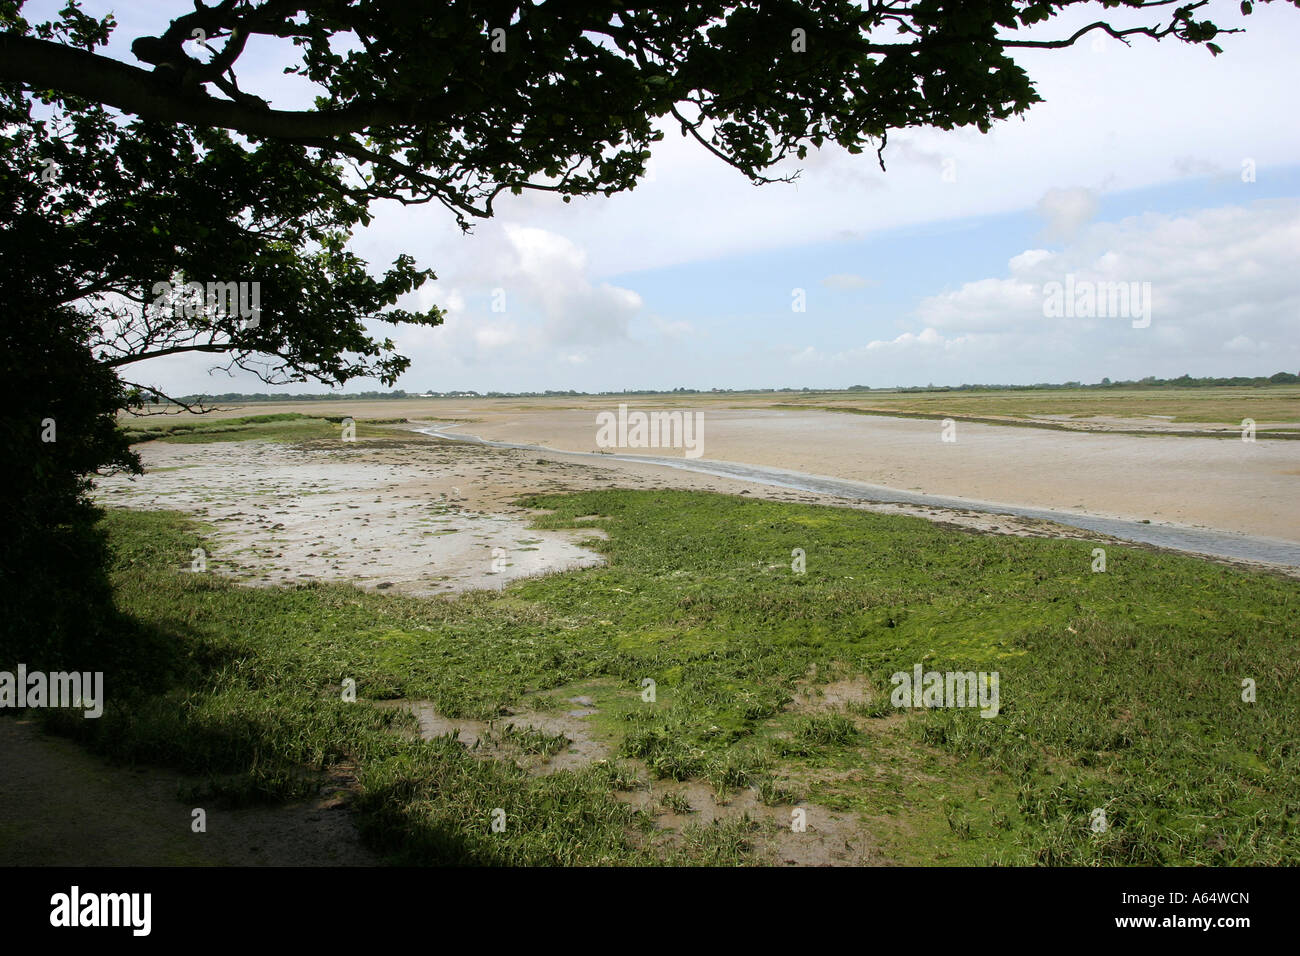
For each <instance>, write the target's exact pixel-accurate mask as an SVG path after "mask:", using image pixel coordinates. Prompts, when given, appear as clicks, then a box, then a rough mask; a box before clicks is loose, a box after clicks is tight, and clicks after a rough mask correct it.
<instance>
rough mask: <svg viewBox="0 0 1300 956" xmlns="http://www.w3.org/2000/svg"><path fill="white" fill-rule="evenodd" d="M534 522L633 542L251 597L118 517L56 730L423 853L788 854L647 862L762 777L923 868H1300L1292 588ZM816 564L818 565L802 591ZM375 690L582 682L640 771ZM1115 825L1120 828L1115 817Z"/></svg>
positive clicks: (878, 543) (822, 525)
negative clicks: (916, 670) (667, 836)
mask: <svg viewBox="0 0 1300 956" xmlns="http://www.w3.org/2000/svg"><path fill="white" fill-rule="evenodd" d="M525 503H527V504H529V505H530V506H532V507H534V508H538V509H545V513H543V514H542V515H541V516H540V517H539V518H538V519H537V526H538V527H539V528H548V529H549V528H566V527H591V526H596V527H600V528H602V529H603V530H605V531H606V532H607V533H608V535H609V538H608V540H595V539H593V541H592V542H591V546H592V547H595V548H598V549H600V550H602V551H603V552H604V553H605V554H606V556H607V558H608V564H607V565H606V566H603V567H599V568H592V569H587V570H582V571H576V572H571V573H565V574H557V575H551V576H547V577H542V578H536V579H530V580H527V581H523V582H519V583H516V584H514V585H512V586H510V587H509V588H507V589H506V590H505V591H502V592H487V591H484V592H474V593H468V594H463V595H460V596H458V597H454V598H445V599H435V600H417V599H413V598H406V597H402V596H400V595H392V594H388V595H386V594H377V593H366V592H362V591H360V590H358V589H354V588H352V587H348V586H341V585H337V586H336V585H311V586H303V587H297V588H280V589H276V588H244V587H240V586H237V585H235V584H233V583H231V582H229V581H227V580H225V579H223V578H221V577H219V576H217V575H214V574H207V575H196V574H190V573H186V572H185V571H183V570H182V568H184V567H185V561H186V560H187V556H188V555H189V553H190V549H191V548H193V547H197V546H199V545H200V544H201V542H202V538H201V537H200V536H199V534H198V533H197V532H196V530H195V526H194V525H193V524H191V523H189V522H187V521H186V520H184V519H182V518H181V517H180V516H178V515H175V514H171V513H165V512H125V511H116V512H112V513H110V514H109V516H108V518H107V519H106V524H107V527H108V530H109V532H110V535H111V539H112V542H113V544H114V548H115V554H116V565H115V570H114V584H115V587H116V593H117V597H118V602H119V605H120V608H121V610H122V612H123V614H124V616H125V618H124V621H123V623H122V626H121V628H120V629H119V631H120V635H119V637H118V638H117V639H116V640H115V641H114V642H112V643H111V644H109V645H106V646H103V647H98V648H92V649H88V651H87V664H86V665H83V666H87V667H89V666H92V665H99V666H100V667H102V669H103V670H105V671H106V682H107V683H106V686H107V698H108V700H107V704H106V707H105V713H104V716H103V717H102V718H101V719H100V720H98V721H86V720H80V719H77V718H72V717H70V716H68V715H67V714H66V713H63V712H57V711H50V712H46V713H47V714H48V715H49V716H48V719H49V720H50V721H51V723H53V724H54V725H56V726H57V727H58V728H59V729H61V730H62V731H63V732H65V733H68V734H70V735H73V736H76V737H78V738H80V739H82V740H84V741H85V742H86V743H87V744H88V745H90V746H92V747H93V748H95V749H97V750H99V751H101V752H103V753H106V754H108V755H110V756H112V757H114V758H116V759H119V760H123V761H128V762H135V763H141V764H159V765H166V766H173V767H178V768H181V769H183V770H186V771H188V772H190V773H193V774H198V775H201V776H203V777H204V778H205V779H206V780H208V781H209V782H208V783H207V784H206V786H207V788H208V792H210V793H212V794H214V795H216V796H218V797H222V798H225V799H229V800H232V801H235V802H250V801H256V800H264V801H277V800H285V799H295V798H298V797H300V796H302V795H303V794H304V793H305V792H308V791H310V790H311V788H312V787H313V786H314V785H316V783H317V782H319V780H320V779H321V778H322V776H323V775H325V774H326V773H329V772H331V771H337V768H339V767H347V768H349V769H348V773H349V774H350V776H351V779H352V780H353V784H352V786H353V789H354V791H355V796H354V799H353V807H354V810H355V811H356V813H357V819H358V821H359V823H360V825H361V827H362V830H363V833H364V834H365V836H366V837H367V838H368V839H369V840H370V841H371V842H372V843H373V844H374V846H375V847H376V848H378V849H379V850H381V851H383V852H386V853H388V854H389V855H390V856H391V858H393V859H394V860H397V861H402V862H417V863H428V862H444V863H487V864H539V865H540V864H554V863H565V864H600V863H658V862H687V863H714V864H730V863H742V862H753V861H755V860H756V859H757V858H758V856H759V854H758V851H757V850H756V846H757V845H758V844H757V842H756V841H758V839H759V827H758V825H757V824H756V823H755V822H754V821H753V820H743V819H741V820H728V821H724V822H721V823H717V824H709V825H700V826H694V825H692V826H688V827H686V828H684V830H683V832H682V834H681V839H680V840H677V841H675V842H673V843H664V842H663V841H659V840H655V839H647V834H650V831H651V829H652V822H651V819H650V818H649V817H648V816H647V815H646V814H644V813H642V812H639V811H637V810H635V809H633V808H631V807H629V806H627V805H626V804H625V803H622V802H620V801H618V800H616V799H614V797H613V793H614V791H616V790H626V789H633V788H635V787H637V786H638V784H637V779H636V778H637V773H638V770H637V768H638V767H639V768H642V770H643V771H644V772H648V773H649V774H651V775H652V776H656V777H660V778H667V779H673V780H687V779H697V780H701V781H704V782H707V783H708V784H710V785H711V786H713V787H715V788H716V789H717V790H719V791H720V792H723V791H726V790H728V789H734V788H742V787H751V786H755V787H758V788H759V793H760V796H761V797H762V799H763V801H764V803H767V804H774V803H779V802H781V801H782V800H784V799H787V798H791V797H793V795H794V793H796V792H797V793H798V795H799V798H800V799H802V800H807V801H808V802H810V803H811V804H814V805H820V806H823V807H826V808H829V809H832V810H836V811H842V812H848V813H851V814H854V815H856V816H857V817H858V818H859V819H862V820H863V821H865V823H864V826H867V827H868V828H869V829H870V832H871V833H872V836H873V839H875V840H876V841H877V842H878V843H879V844H880V846H881V847H882V852H883V853H884V854H885V855H886V856H887V857H889V858H892V859H895V860H898V861H902V862H910V863H1038V864H1205V865H1223V864H1231V865H1241V864H1282V863H1289V864H1296V863H1297V862H1300V753H1298V750H1300V738H1298V737H1297V732H1296V728H1297V727H1298V726H1300V695H1297V694H1296V693H1295V687H1296V686H1297V683H1298V681H1300V649H1298V648H1297V640H1296V635H1297V622H1298V621H1300V589H1298V588H1297V585H1296V583H1295V582H1294V581H1291V580H1287V579H1283V578H1279V577H1276V576H1270V575H1265V574H1259V573H1248V572H1244V571H1240V570H1235V569H1232V568H1227V567H1223V566H1221V565H1217V564H1212V563H1209V562H1204V561H1199V560H1197V559H1194V558H1190V557H1183V556H1177V555H1166V554H1160V553H1156V552H1151V551H1146V550H1137V549H1134V550H1129V549H1123V548H1114V549H1112V550H1111V551H1110V554H1109V561H1108V566H1109V570H1108V571H1107V572H1106V573H1104V574H1094V573H1092V572H1091V555H1090V545H1089V543H1087V542H1076V541H1069V540H1059V541H1058V540H1049V539H1028V538H1014V537H997V536H984V535H979V534H975V533H968V532H962V531H957V530H953V529H950V528H945V527H939V526H936V525H933V524H930V523H928V522H926V521H923V520H920V519H913V518H907V517H897V516H886V515H877V514H871V513H866V512H861V511H851V510H840V509H833V508H827V507H816V506H807V505H796V504H787V503H777V502H768V501H752V500H746V499H744V498H740V497H730V496H723V495H715V494H706V493H689V492H675V491H600V492H589V493H583V494H572V495H563V496H535V497H531V498H529V499H527V500H526V502H525ZM580 518H581V519H582V520H579V519H580ZM795 547H800V548H804V549H805V550H806V551H807V553H808V554H809V555H810V556H811V555H814V554H815V555H817V568H818V569H819V571H818V573H816V574H812V573H809V574H805V575H796V574H793V573H791V572H790V571H789V568H788V565H787V564H786V563H785V562H784V560H783V558H784V556H788V555H789V554H790V552H791V549H792V548H795ZM917 662H921V663H923V665H924V666H925V668H926V669H927V670H941V671H942V670H948V669H952V670H962V671H967V670H985V671H989V670H997V671H998V672H999V673H1000V675H1001V711H1000V713H999V715H998V716H997V717H996V718H993V719H985V718H982V717H981V716H980V715H979V712H978V711H977V710H939V709H936V710H918V711H911V710H901V709H897V708H894V707H892V706H891V705H890V704H889V697H888V687H889V683H888V679H889V675H890V674H891V673H893V672H896V671H908V670H910V669H911V667H912V665H913V664H915V663H917ZM28 663H29V664H32V663H33V662H28ZM813 665H818V672H819V673H823V674H826V673H832V672H833V673H835V674H852V675H860V676H861V677H862V678H864V679H865V680H866V681H868V682H869V683H870V685H871V686H872V688H873V693H872V697H871V701H870V703H869V704H868V705H862V706H858V707H852V708H846V709H845V710H844V711H843V712H835V713H830V714H821V715H811V716H810V715H807V714H800V713H798V711H797V709H795V708H792V707H791V703H792V701H793V700H794V697H795V694H796V692H797V689H798V687H799V686H801V683H802V682H806V680H807V675H808V674H809V672H810V668H812V666H813ZM647 677H649V678H652V679H654V680H655V682H656V685H657V698H656V700H655V701H654V702H653V703H652V702H647V701H644V700H643V699H642V697H641V690H640V688H641V681H642V680H643V679H644V678H647ZM345 678H352V679H353V680H355V681H356V684H357V690H358V695H359V696H360V697H361V698H363V699H380V698H409V699H421V700H428V701H430V702H432V704H433V705H434V706H435V707H436V708H437V710H438V711H439V712H440V713H442V714H445V715H447V716H449V717H453V718H462V717H463V718H475V719H480V720H489V721H495V722H496V723H495V726H497V727H499V728H500V727H507V724H508V719H505V718H503V717H502V715H503V714H504V713H506V710H507V709H508V708H512V707H516V706H518V705H519V704H520V702H521V701H522V700H525V699H534V698H536V697H537V696H538V695H541V694H546V695H549V696H550V698H551V700H552V701H562V700H564V699H566V698H567V697H570V696H572V694H573V693H575V692H576V691H575V688H576V689H580V692H581V693H584V694H586V693H590V694H591V695H592V696H593V697H594V698H595V702H596V705H597V707H596V709H597V713H596V715H594V716H592V717H590V718H588V719H589V721H591V724H592V726H593V728H594V729H595V731H596V732H598V733H600V734H602V735H604V736H605V737H606V738H607V739H608V740H609V741H610V742H611V744H612V746H613V748H614V752H615V757H614V758H613V759H611V760H609V761H600V762H597V763H595V764H593V765H591V766H588V767H585V768H582V769H579V770H566V771H562V772H558V773H554V774H549V775H545V776H530V775H529V774H528V773H526V772H525V771H524V770H523V769H521V768H520V767H519V766H516V765H515V764H514V763H512V762H510V761H502V760H490V759H484V758H482V757H480V756H478V755H476V754H475V753H473V752H472V751H470V750H469V749H467V748H466V747H465V746H463V745H462V744H460V743H458V742H456V741H455V740H453V739H450V738H440V739H435V740H420V739H418V738H417V737H415V736H413V735H412V734H411V733H410V730H411V726H412V725H411V722H412V721H413V720H414V718H412V717H411V716H410V715H409V714H406V713H404V712H402V711H400V710H397V709H379V708H375V707H371V706H368V705H367V704H365V703H364V702H363V703H346V702H344V701H343V700H341V695H340V687H341V685H342V682H343V681H344V679H345ZM1243 678H1252V679H1253V680H1254V681H1255V682H1256V686H1257V694H1258V700H1257V702H1256V703H1253V704H1248V703H1244V702H1243V701H1242V700H1241V682H1242V679H1243ZM589 688H596V689H594V690H589ZM530 695H531V697H530ZM562 706H563V705H562ZM504 732H505V733H508V734H514V735H516V736H518V737H519V741H520V742H523V743H524V745H525V749H526V748H527V747H533V748H535V749H537V750H538V751H539V752H542V753H545V752H546V751H547V750H548V749H549V748H554V747H558V746H562V744H561V743H560V741H561V740H562V739H563V738H559V739H556V738H555V737H547V735H543V734H535V735H530V733H529V732H527V731H521V730H519V729H517V728H516V729H515V730H513V731H511V730H509V729H508V727H507V729H506V730H505V731H504ZM778 780H779V781H780V783H777V781H778ZM1098 807H1103V808H1106V810H1107V816H1108V819H1109V828H1108V829H1107V831H1106V832H1104V833H1094V832H1092V830H1091V829H1090V827H1089V816H1090V814H1091V812H1092V811H1093V810H1094V808H1098ZM496 808H502V809H504V810H505V812H506V815H507V824H506V830H505V832H503V833H493V832H491V830H490V821H491V814H492V812H493V810H494V809H496Z"/></svg>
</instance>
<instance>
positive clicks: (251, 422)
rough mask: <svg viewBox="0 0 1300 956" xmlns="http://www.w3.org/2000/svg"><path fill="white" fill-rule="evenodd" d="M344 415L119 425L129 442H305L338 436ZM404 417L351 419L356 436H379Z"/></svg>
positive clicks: (173, 418) (158, 418) (128, 420)
mask: <svg viewBox="0 0 1300 956" xmlns="http://www.w3.org/2000/svg"><path fill="white" fill-rule="evenodd" d="M343 418H344V416H331V417H325V416H315V415H300V414H298V413H296V412H283V413H278V414H274V415H245V416H242V417H239V418H192V417H188V416H186V417H181V416H178V415H151V416H144V417H139V418H133V417H129V416H127V417H124V418H123V419H122V420H121V422H120V423H119V427H120V428H121V429H122V430H123V431H124V432H125V433H126V435H127V438H128V439H129V440H130V441H131V442H132V444H135V443H139V442H149V441H164V442H178V443H181V444H193V443H197V442H221V441H248V440H250V439H256V440H259V441H280V442H292V441H308V440H311V439H318V438H338V437H339V436H340V435H341V434H342V427H343V424H342V423H343ZM405 421H406V419H405V418H358V419H354V420H353V423H354V426H355V435H356V437H358V438H374V437H379V436H382V435H384V434H386V432H385V431H384V429H382V428H378V427H376V426H379V425H389V424H397V423H401V422H405Z"/></svg>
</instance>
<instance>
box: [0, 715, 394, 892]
mask: <svg viewBox="0 0 1300 956" xmlns="http://www.w3.org/2000/svg"><path fill="white" fill-rule="evenodd" d="M0 768H2V769H0V866H367V865H375V864H378V863H380V862H382V861H381V860H380V859H379V858H378V857H376V856H375V854H373V853H372V852H371V851H369V850H368V849H366V848H365V847H364V846H362V844H361V841H360V838H359V836H358V834H357V831H356V827H355V826H354V824H353V822H352V819H351V817H350V815H349V814H348V812H347V810H346V808H345V807H344V806H343V802H342V800H341V799H340V796H339V794H338V792H337V791H336V792H334V793H327V794H325V795H324V796H322V797H320V798H318V799H317V800H315V801H314V802H312V803H309V804H295V805H293V806H287V807H275V808H261V807H259V808H254V809H243V810H221V809H218V808H216V807H213V806H206V807H204V808H203V809H204V810H205V811H206V813H207V831H206V832H204V833H195V832H193V830H192V829H191V819H192V818H191V811H192V810H193V809H194V807H193V806H191V805H189V804H186V803H183V802H181V800H180V799H179V794H180V792H181V788H182V787H183V786H184V785H185V784H186V783H187V782H190V781H187V780H186V779H185V778H183V777H181V776H180V775H179V774H175V773H169V772H166V771H160V770H154V769H147V770H146V769H134V770H133V769H129V768H125V767H117V766H113V765H111V764H108V763H106V762H105V761H103V760H101V759H99V758H98V757H95V756H93V755H92V754H89V753H87V752H86V751H84V750H82V749H81V748H80V747H78V746H77V745H76V744H74V743H72V742H70V741H67V740H64V739H62V738H59V737H52V736H49V735H48V734H45V733H43V732H42V731H41V730H40V729H39V728H38V727H37V725H36V723H35V722H34V721H31V720H28V719H21V718H14V717H5V718H0ZM54 794H57V795H58V799H51V795H54Z"/></svg>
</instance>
